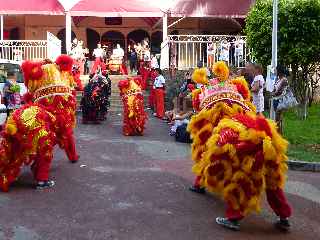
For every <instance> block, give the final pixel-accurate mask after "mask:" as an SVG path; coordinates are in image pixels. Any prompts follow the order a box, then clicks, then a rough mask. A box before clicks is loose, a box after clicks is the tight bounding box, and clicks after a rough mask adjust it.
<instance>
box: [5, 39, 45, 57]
mask: <svg viewBox="0 0 320 240" xmlns="http://www.w3.org/2000/svg"><path fill="white" fill-rule="evenodd" d="M47 46H48V41H47V40H3V41H0V59H7V60H13V61H23V60H38V59H44V58H47V56H48V54H47Z"/></svg>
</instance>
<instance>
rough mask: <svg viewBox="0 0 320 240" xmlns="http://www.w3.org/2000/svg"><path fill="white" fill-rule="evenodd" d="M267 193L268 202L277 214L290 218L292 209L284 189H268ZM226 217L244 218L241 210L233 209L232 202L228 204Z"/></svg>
mask: <svg viewBox="0 0 320 240" xmlns="http://www.w3.org/2000/svg"><path fill="white" fill-rule="evenodd" d="M266 194H267V200H268V203H269V205H270V207H271V208H272V210H273V211H274V212H275V214H276V215H277V216H279V217H280V218H289V217H290V216H291V214H292V209H291V207H290V205H289V203H288V201H287V199H286V197H285V195H284V192H283V190H282V189H280V188H278V189H276V190H270V189H267V190H266ZM226 217H227V218H228V219H229V220H241V219H243V218H244V216H243V215H242V214H241V212H240V211H239V210H234V209H232V207H231V205H230V204H227V209H226Z"/></svg>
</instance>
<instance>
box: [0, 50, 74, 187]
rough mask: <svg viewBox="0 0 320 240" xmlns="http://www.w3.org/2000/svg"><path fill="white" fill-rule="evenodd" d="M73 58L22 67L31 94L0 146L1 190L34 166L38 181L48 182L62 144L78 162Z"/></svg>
mask: <svg viewBox="0 0 320 240" xmlns="http://www.w3.org/2000/svg"><path fill="white" fill-rule="evenodd" d="M71 68H72V59H71V58H70V57H68V56H64V55H62V56H60V57H58V59H57V60H56V62H55V63H48V62H29V61H27V62H24V63H23V65H22V69H23V73H24V77H25V85H26V86H27V88H28V93H27V94H28V95H27V96H26V97H25V101H26V102H27V104H26V105H25V106H23V107H22V108H20V109H18V110H16V111H15V112H14V113H13V114H12V115H11V116H10V117H9V119H8V121H7V123H6V125H5V127H4V131H3V132H2V139H1V145H0V147H1V148H0V188H1V189H2V190H3V191H8V189H9V185H10V184H11V183H12V182H13V181H15V180H16V178H17V177H18V176H19V173H20V169H21V167H22V166H23V165H24V164H25V165H31V169H32V171H33V173H34V177H35V179H36V181H37V182H38V183H39V182H46V181H48V179H49V170H50V165H51V161H52V158H53V147H54V146H55V145H56V144H59V146H60V147H61V148H63V149H64V150H65V151H66V154H67V156H68V158H69V160H70V161H71V162H76V161H77V160H78V158H79V157H78V155H77V153H76V148H75V140H74V136H73V128H74V126H75V108H76V100H75V97H74V96H73V94H72V87H73V86H74V80H73V77H72V73H71Z"/></svg>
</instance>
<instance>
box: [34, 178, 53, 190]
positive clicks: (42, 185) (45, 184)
mask: <svg viewBox="0 0 320 240" xmlns="http://www.w3.org/2000/svg"><path fill="white" fill-rule="evenodd" d="M54 185H55V182H54V181H52V180H48V181H40V182H38V183H37V186H36V189H38V190H42V189H45V188H52V187H53V186H54Z"/></svg>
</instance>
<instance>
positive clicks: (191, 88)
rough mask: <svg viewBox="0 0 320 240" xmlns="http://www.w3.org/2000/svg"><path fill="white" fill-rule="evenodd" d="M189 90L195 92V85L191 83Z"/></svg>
mask: <svg viewBox="0 0 320 240" xmlns="http://www.w3.org/2000/svg"><path fill="white" fill-rule="evenodd" d="M188 89H189V90H190V91H191V92H192V91H193V90H195V87H194V85H193V84H191V83H189V84H188Z"/></svg>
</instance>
